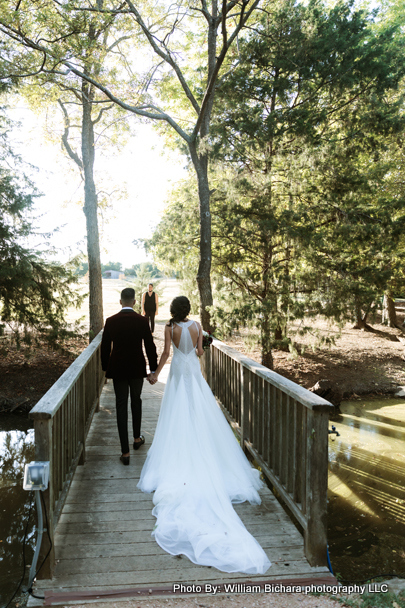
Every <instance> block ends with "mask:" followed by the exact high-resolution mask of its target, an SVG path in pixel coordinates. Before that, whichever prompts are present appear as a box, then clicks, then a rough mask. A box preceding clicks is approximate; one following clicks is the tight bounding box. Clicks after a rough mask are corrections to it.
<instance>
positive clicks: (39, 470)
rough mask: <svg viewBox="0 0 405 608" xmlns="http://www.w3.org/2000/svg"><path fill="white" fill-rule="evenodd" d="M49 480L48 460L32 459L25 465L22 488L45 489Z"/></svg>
mask: <svg viewBox="0 0 405 608" xmlns="http://www.w3.org/2000/svg"><path fill="white" fill-rule="evenodd" d="M48 482H49V462H48V461H46V462H38V461H35V460H34V461H33V462H29V463H28V464H26V465H25V470H24V484H23V488H24V490H46V489H47V488H48Z"/></svg>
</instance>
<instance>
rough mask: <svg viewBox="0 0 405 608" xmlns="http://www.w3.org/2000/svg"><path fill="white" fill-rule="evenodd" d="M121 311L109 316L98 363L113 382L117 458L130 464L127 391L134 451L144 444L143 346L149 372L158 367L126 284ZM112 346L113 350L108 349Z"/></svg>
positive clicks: (144, 322)
mask: <svg viewBox="0 0 405 608" xmlns="http://www.w3.org/2000/svg"><path fill="white" fill-rule="evenodd" d="M120 303H121V306H122V309H121V312H119V313H117V314H116V315H113V316H112V317H108V319H107V320H106V322H105V326H104V332H103V338H102V340H101V365H102V368H103V370H104V371H105V375H106V378H112V379H113V384H114V392H115V400H116V409H117V425H118V434H119V437H120V442H121V452H122V454H121V456H120V460H121V462H122V463H123V464H125V465H128V464H129V443H128V394H129V393H130V394H131V411H132V427H133V434H134V444H133V448H134V450H137V449H138V448H140V446H141V445H143V444H144V443H145V438H144V437H143V435H141V417H142V400H141V392H142V385H143V379H144V378H145V377H146V376H148V378H149V374H147V373H146V361H145V357H144V354H143V351H142V342H143V344H144V345H145V350H146V355H147V357H148V361H149V369H150V372H154V371H155V370H156V368H157V355H156V346H155V345H154V343H153V338H152V334H151V331H150V328H149V323H148V320H147V319H146V318H145V317H142V316H141V315H138V313H136V312H135V311H134V309H133V307H134V304H135V290H134V289H132V288H131V287H127V288H126V289H123V290H122V291H121V299H120ZM111 345H112V349H111Z"/></svg>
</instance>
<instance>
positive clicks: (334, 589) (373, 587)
mask: <svg viewBox="0 0 405 608" xmlns="http://www.w3.org/2000/svg"><path fill="white" fill-rule="evenodd" d="M388 591H389V588H388V585H387V584H386V583H381V584H378V583H372V584H369V585H314V584H311V585H284V584H283V583H264V584H259V585H250V584H245V583H224V584H222V585H213V584H212V583H205V584H204V585H195V584H191V585H187V584H184V583H175V584H174V585H173V592H174V593H210V594H212V595H216V594H217V593H252V594H254V593H269V594H271V593H275V594H278V593H303V594H304V595H308V594H310V593H329V594H332V595H350V594H353V593H354V594H363V593H370V594H371V593H388Z"/></svg>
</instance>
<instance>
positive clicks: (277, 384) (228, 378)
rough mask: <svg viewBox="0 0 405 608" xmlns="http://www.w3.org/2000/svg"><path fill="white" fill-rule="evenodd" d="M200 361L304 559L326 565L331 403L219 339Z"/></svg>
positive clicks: (313, 564)
mask: <svg viewBox="0 0 405 608" xmlns="http://www.w3.org/2000/svg"><path fill="white" fill-rule="evenodd" d="M201 367H202V371H203V374H204V376H205V378H206V380H207V382H208V384H209V385H210V387H211V389H212V391H213V393H214V395H215V396H216V398H217V399H218V401H219V402H220V404H221V405H222V408H223V410H224V413H225V415H226V416H227V418H228V420H229V421H230V422H231V424H232V426H233V428H234V429H235V431H236V432H237V433H238V434H239V437H240V442H241V445H242V447H243V449H244V450H245V451H246V452H249V453H250V454H251V456H252V458H253V459H254V460H255V461H256V463H257V465H258V466H259V467H260V468H261V470H262V471H263V474H264V475H265V476H266V477H267V479H268V480H269V481H270V483H271V484H272V485H273V487H274V488H275V490H276V492H277V493H278V495H279V498H280V499H281V500H282V501H283V502H284V503H285V505H286V506H287V507H288V508H289V510H290V512H291V513H292V514H293V515H294V517H295V518H296V520H297V521H298V522H299V524H300V525H301V527H302V529H303V533H304V549H305V555H306V558H307V560H308V562H309V563H310V565H311V566H326V565H327V537H326V532H327V529H326V507H327V487H328V415H329V412H330V410H331V408H332V405H331V404H330V403H329V402H328V401H325V399H322V398H321V397H318V396H317V395H315V394H314V393H312V392H310V391H308V390H306V389H304V388H302V387H301V386H299V385H298V384H295V383H294V382H291V381H290V380H287V379H286V378H284V377H283V376H280V375H279V374H277V373H275V372H273V371H271V370H269V369H268V368H266V367H264V366H263V365H260V364H259V363H256V362H255V361H253V360H252V359H248V358H247V357H245V356H243V355H242V354H241V353H239V352H238V351H236V350H234V349H233V348H230V347H229V346H227V345H226V344H223V343H222V342H220V341H218V340H214V342H213V344H212V345H211V348H210V350H209V351H206V352H205V353H204V356H203V357H202V358H201Z"/></svg>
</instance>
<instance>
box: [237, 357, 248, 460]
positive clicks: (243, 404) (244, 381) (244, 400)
mask: <svg viewBox="0 0 405 608" xmlns="http://www.w3.org/2000/svg"><path fill="white" fill-rule="evenodd" d="M239 365H240V367H241V369H240V431H241V434H240V444H241V447H242V449H243V450H245V441H247V440H248V439H249V426H250V425H249V397H250V386H249V370H248V369H247V368H246V367H245V366H244V365H243V364H242V363H240V364H239Z"/></svg>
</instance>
